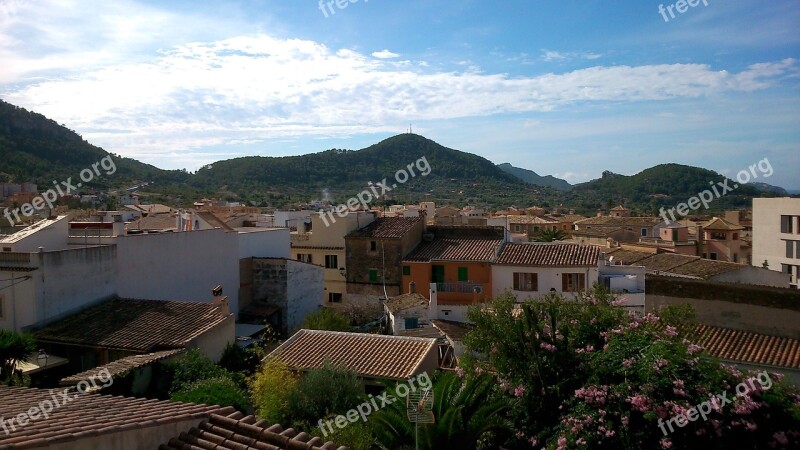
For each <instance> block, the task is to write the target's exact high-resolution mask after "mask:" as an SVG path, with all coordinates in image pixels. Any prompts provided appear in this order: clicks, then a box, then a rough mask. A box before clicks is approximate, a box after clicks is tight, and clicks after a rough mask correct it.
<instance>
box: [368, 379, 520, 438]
mask: <svg viewBox="0 0 800 450" xmlns="http://www.w3.org/2000/svg"><path fill="white" fill-rule="evenodd" d="M433 394H434V406H433V414H434V417H435V419H436V422H435V423H433V424H420V425H419V448H421V449H442V448H454V449H455V448H457V449H459V450H461V449H464V450H470V449H475V448H477V446H478V441H479V440H480V439H481V438H482V437H484V436H485V435H487V434H489V433H510V432H511V427H510V424H509V422H508V421H507V420H506V419H505V418H504V417H503V416H504V414H503V413H504V412H505V411H507V410H508V409H509V408H510V405H511V400H510V397H508V396H507V394H506V393H505V392H503V391H501V390H499V389H498V386H497V382H496V381H495V379H494V378H493V377H492V376H489V375H486V374H484V375H479V376H475V377H467V378H466V379H463V380H462V379H461V378H459V377H458V376H457V375H456V374H454V373H446V374H443V375H442V376H440V377H439V379H438V380H437V381H436V383H435V385H434V389H433ZM371 422H373V423H374V432H375V436H376V440H377V442H378V445H379V446H380V448H383V449H387V450H389V449H391V450H396V449H405V448H408V449H413V448H414V439H415V438H414V436H415V427H414V423H412V422H410V421H409V420H408V417H407V416H406V402H405V401H402V400H398V401H396V402H395V403H393V404H392V405H391V406H389V407H387V408H386V409H383V410H381V411H380V412H379V413H378V415H377V416H376V417H375V418H374V419H373V420H372V421H371Z"/></svg>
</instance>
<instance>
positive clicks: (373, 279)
mask: <svg viewBox="0 0 800 450" xmlns="http://www.w3.org/2000/svg"><path fill="white" fill-rule="evenodd" d="M369 282H370V283H377V282H378V269H369Z"/></svg>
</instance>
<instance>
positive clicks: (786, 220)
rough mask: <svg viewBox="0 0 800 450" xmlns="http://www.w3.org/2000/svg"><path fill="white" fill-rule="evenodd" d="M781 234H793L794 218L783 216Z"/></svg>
mask: <svg viewBox="0 0 800 450" xmlns="http://www.w3.org/2000/svg"><path fill="white" fill-rule="evenodd" d="M781 233H793V231H792V216H781Z"/></svg>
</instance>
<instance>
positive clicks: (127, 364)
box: [60, 349, 183, 386]
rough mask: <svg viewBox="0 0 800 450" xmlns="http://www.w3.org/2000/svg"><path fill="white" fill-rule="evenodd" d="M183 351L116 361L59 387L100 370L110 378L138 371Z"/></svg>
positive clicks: (67, 380) (77, 375)
mask: <svg viewBox="0 0 800 450" xmlns="http://www.w3.org/2000/svg"><path fill="white" fill-rule="evenodd" d="M182 352H183V349H177V350H165V351H162V352H155V353H148V354H146V355H133V356H128V357H127V358H122V359H118V360H116V361H114V362H111V363H108V364H106V365H104V366H100V367H95V368H94V369H90V370H87V371H85V372H81V373H78V374H75V375H71V376H68V377H66V378H62V379H61V382H60V384H61V386H75V385H77V384H78V383H80V382H81V381H83V380H87V379H88V378H89V377H90V376H92V375H97V373H98V372H100V371H101V370H107V371H108V373H110V374H111V376H112V377H116V376H119V375H124V374H125V373H127V372H128V371H130V370H133V369H138V368H140V367H144V366H149V365H150V364H153V363H155V362H158V361H161V360H163V359H167V358H169V357H171V356H175V355H177V354H179V353H182Z"/></svg>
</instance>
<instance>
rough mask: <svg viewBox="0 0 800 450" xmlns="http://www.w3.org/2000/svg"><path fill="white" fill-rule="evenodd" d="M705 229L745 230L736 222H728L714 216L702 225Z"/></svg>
mask: <svg viewBox="0 0 800 450" xmlns="http://www.w3.org/2000/svg"><path fill="white" fill-rule="evenodd" d="M702 227H703V229H704V230H708V231H739V230H744V227H743V226H740V225H736V224H735V223H732V222H728V221H727V220H725V219H722V218H719V217H714V218H713V219H711V220H709V221H708V222H706V223H704V224H703V225H702Z"/></svg>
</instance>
